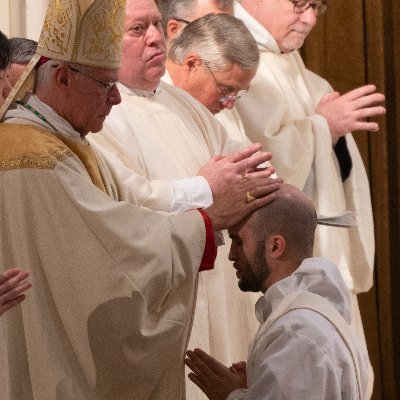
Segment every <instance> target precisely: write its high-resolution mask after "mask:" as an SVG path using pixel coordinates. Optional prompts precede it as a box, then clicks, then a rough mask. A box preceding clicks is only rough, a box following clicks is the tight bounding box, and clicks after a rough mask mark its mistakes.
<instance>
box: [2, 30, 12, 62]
mask: <svg viewBox="0 0 400 400" xmlns="http://www.w3.org/2000/svg"><path fill="white" fill-rule="evenodd" d="M9 65H10V45H9V43H8V39H7V36H6V35H5V34H4V33H3V32H2V31H0V69H6V68H7V67H8V66H9Z"/></svg>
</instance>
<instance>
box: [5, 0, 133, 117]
mask: <svg viewBox="0 0 400 400" xmlns="http://www.w3.org/2000/svg"><path fill="white" fill-rule="evenodd" d="M125 3H126V0H50V4H49V7H48V9H47V14H46V18H45V21H44V24H43V28H42V32H41V34H40V38H39V41H38V47H37V49H36V54H35V55H34V56H33V58H32V60H31V61H30V63H29V64H28V66H27V68H26V70H25V71H24V72H23V74H22V75H21V77H20V78H19V80H18V81H17V83H16V85H15V86H14V88H13V90H12V91H11V93H10V94H9V95H8V97H7V99H6V101H5V102H4V104H3V105H2V107H1V108H0V118H2V117H3V115H4V113H5V112H6V110H7V109H8V107H9V105H10V104H11V102H13V101H15V100H19V99H21V98H23V96H24V94H25V93H26V92H27V91H28V90H30V89H32V88H33V82H34V75H35V66H36V64H37V63H38V62H39V60H40V58H41V57H42V56H43V57H47V58H50V59H53V60H59V61H63V62H72V63H76V64H82V65H88V66H91V67H98V68H107V69H118V68H119V67H120V64H121V57H122V38H123V33H124V17H125Z"/></svg>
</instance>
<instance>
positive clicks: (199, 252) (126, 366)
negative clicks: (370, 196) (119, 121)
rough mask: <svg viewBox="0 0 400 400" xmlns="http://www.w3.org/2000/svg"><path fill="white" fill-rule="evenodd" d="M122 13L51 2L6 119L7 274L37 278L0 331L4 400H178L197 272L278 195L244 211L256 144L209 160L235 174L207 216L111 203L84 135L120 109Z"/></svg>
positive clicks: (0, 207) (0, 128)
mask: <svg viewBox="0 0 400 400" xmlns="http://www.w3.org/2000/svg"><path fill="white" fill-rule="evenodd" d="M124 14H125V2H124V1H121V0H118V1H113V2H110V1H109V0H92V1H87V0H76V1H71V2H68V4H66V3H62V2H59V1H57V0H51V1H50V4H49V9H48V12H47V15H46V20H45V24H44V27H43V30H42V34H41V37H40V40H39V45H38V50H37V54H35V55H34V56H33V58H32V60H31V62H30V63H29V65H28V67H27V69H26V71H25V72H24V73H23V75H22V78H21V79H22V80H24V78H27V79H26V80H24V84H27V85H29V81H30V78H31V77H32V75H35V74H34V71H35V69H34V67H36V77H35V85H34V91H33V93H31V92H28V93H27V94H26V96H23V97H19V94H18V93H19V91H20V90H22V91H24V90H23V88H22V87H19V85H17V86H16V87H15V88H14V89H13V92H12V93H11V96H12V98H13V97H14V95H15V96H16V98H20V99H21V100H20V101H18V103H17V104H13V105H12V106H10V107H9V109H8V111H7V113H6V114H5V118H4V122H3V123H1V124H0V181H1V186H0V214H1V216H2V220H1V224H0V243H1V246H0V268H1V271H2V272H3V266H4V265H24V266H26V267H27V268H28V269H29V272H30V273H31V277H32V282H33V283H34V285H33V289H31V291H30V295H31V296H30V298H29V301H27V302H24V303H23V304H22V305H20V306H18V307H15V308H14V309H13V310H10V311H9V312H8V314H7V317H6V318H2V321H1V324H0V330H1V332H0V371H1V374H0V387H1V388H2V399H5V400H11V399H32V400H43V399H59V400H67V399H68V400H70V399H77V400H78V399H79V400H93V399H104V400H106V399H107V400H111V399H113V400H114V399H121V400H122V399H126V400H127V399H152V400H156V399H157V400H161V399H162V400H166V399H168V400H176V399H181V398H183V397H184V395H183V392H184V390H183V387H184V381H183V355H184V351H185V347H186V343H187V336H188V332H189V331H190V326H191V320H192V315H193V307H194V300H195V288H196V282H197V274H198V270H199V268H200V269H208V268H212V267H213V261H214V259H215V239H214V233H213V229H216V230H218V229H221V228H225V227H227V226H229V225H230V224H234V223H236V222H237V221H236V222H235V220H239V219H241V218H242V217H243V215H242V214H243V211H244V213H246V212H250V211H251V210H252V208H253V207H256V206H259V205H260V204H262V203H264V202H265V201H270V200H271V197H268V196H264V199H255V200H254V201H251V202H246V194H247V192H248V191H249V190H251V188H250V186H252V185H251V184H250V180H249V179H245V178H243V176H242V174H243V175H244V176H245V174H246V173H247V171H248V170H249V168H250V170H251V169H252V167H253V166H254V165H257V164H258V163H259V162H260V161H263V160H265V159H266V158H268V155H266V154H259V155H256V156H254V158H252V159H247V157H248V156H250V155H251V154H252V153H254V152H256V151H257V150H259V146H255V147H253V148H252V149H249V150H244V151H242V152H240V153H236V154H234V155H232V156H230V157H226V158H225V159H224V160H214V161H215V164H216V168H218V167H219V166H221V167H222V169H224V167H226V166H227V165H234V167H235V168H233V169H229V168H228V169H229V175H230V178H229V180H230V185H229V188H228V187H226V186H224V187H219V189H217V191H218V193H219V196H218V198H215V199H214V202H213V204H212V206H210V207H208V209H207V210H200V211H197V210H193V211H188V212H186V213H182V214H181V215H175V216H165V215H161V214H158V213H155V212H153V211H150V210H148V209H143V208H139V207H137V206H135V205H132V204H128V203H126V202H116V201H114V200H113V199H111V198H110V197H109V196H108V195H107V194H106V191H107V188H108V187H109V186H110V183H109V181H108V180H107V176H106V175H103V176H102V175H101V174H100V171H99V166H98V163H97V159H96V157H95V155H94V153H93V151H92V149H91V146H90V145H89V144H88V142H87V141H86V139H85V136H86V135H87V133H88V132H89V131H92V132H96V131H99V130H100V129H101V128H102V126H103V121H104V119H105V118H106V116H107V115H108V114H109V113H110V110H111V108H112V107H113V106H114V105H116V104H118V103H119V102H120V101H121V97H120V93H119V90H118V88H117V80H118V71H119V66H120V59H121V47H122V36H123V32H122V27H123V17H124ZM60 31H64V32H69V33H70V34H69V35H64V36H59V32H60ZM8 103H9V99H7V101H6V102H5V104H4V107H3V108H2V109H1V110H0V113H1V111H3V110H4V108H8ZM219 161H222V164H221V163H219ZM110 176H111V175H110ZM249 185H250V186H249ZM218 186H219V185H218V184H217V186H216V187H218ZM234 187H236V189H237V190H236V189H234ZM223 193H225V195H224V194H223ZM250 193H252V192H250ZM264 194H265V193H264ZM224 198H225V200H223V199H224ZM228 199H230V200H229V204H228V203H226V200H228ZM229 221H230V222H229ZM1 284H2V282H1V280H0V285H1Z"/></svg>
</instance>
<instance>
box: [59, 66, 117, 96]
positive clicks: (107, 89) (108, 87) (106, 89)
mask: <svg viewBox="0 0 400 400" xmlns="http://www.w3.org/2000/svg"><path fill="white" fill-rule="evenodd" d="M58 66H59V65H52V67H53V68H56V67H58ZM65 66H66V67H67V68H68V69H70V70H71V71H74V72H77V73H78V74H81V75H83V76H86V78H89V79H92V80H93V81H95V82H97V83H100V85H102V86H103V88H104V93H105V94H108V93H110V92H111V90H113V89H114V87H116V86H117V83H118V82H119V81H118V80H117V81H113V82H104V81H102V80H100V79H97V78H95V77H94V76H92V75H89V74H87V73H85V72H82V71H80V70H79V69H76V68H73V67H71V66H69V65H66V64H65Z"/></svg>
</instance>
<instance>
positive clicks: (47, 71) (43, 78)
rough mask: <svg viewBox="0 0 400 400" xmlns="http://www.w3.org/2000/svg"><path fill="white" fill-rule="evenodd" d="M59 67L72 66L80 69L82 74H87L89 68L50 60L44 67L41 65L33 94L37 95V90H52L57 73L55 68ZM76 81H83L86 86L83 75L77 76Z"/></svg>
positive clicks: (36, 75) (36, 76) (37, 72)
mask: <svg viewBox="0 0 400 400" xmlns="http://www.w3.org/2000/svg"><path fill="white" fill-rule="evenodd" d="M59 65H66V66H70V67H72V68H75V69H78V70H80V71H82V72H86V70H87V69H88V67H87V66H85V65H82V64H75V63H71V62H64V61H58V60H52V59H51V60H49V61H47V62H45V63H44V64H43V65H41V66H40V67H39V68H38V69H37V71H36V74H35V83H34V87H33V93H36V92H37V90H49V89H50V88H51V84H52V79H53V74H54V73H55V71H56V68H55V67H58V66H59ZM75 79H79V80H82V84H84V82H83V80H84V76H83V75H81V74H76V77H75Z"/></svg>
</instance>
